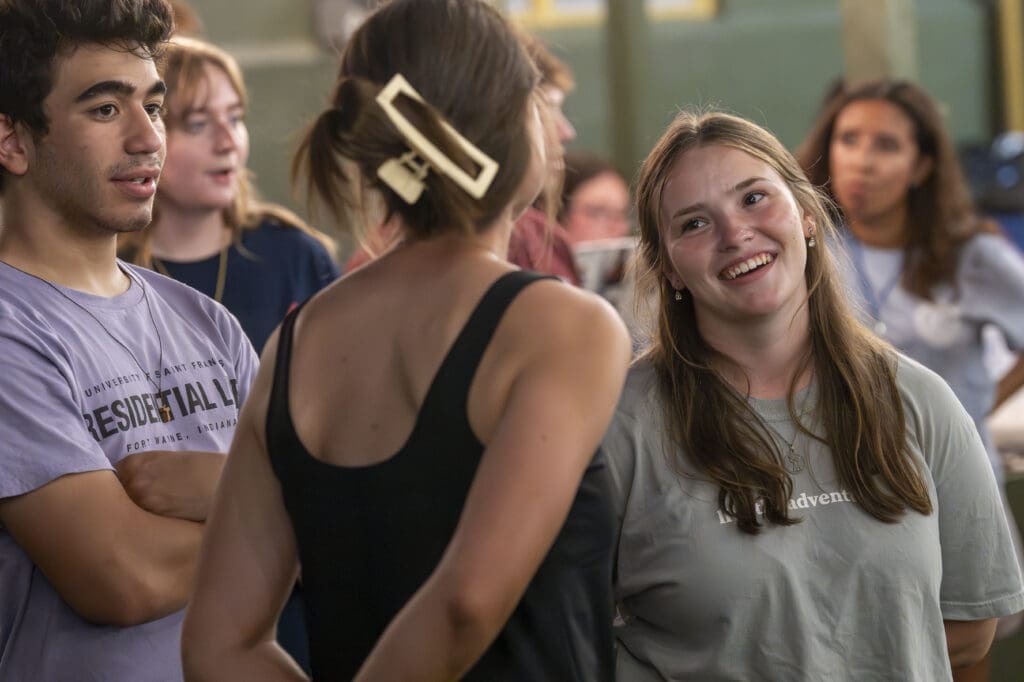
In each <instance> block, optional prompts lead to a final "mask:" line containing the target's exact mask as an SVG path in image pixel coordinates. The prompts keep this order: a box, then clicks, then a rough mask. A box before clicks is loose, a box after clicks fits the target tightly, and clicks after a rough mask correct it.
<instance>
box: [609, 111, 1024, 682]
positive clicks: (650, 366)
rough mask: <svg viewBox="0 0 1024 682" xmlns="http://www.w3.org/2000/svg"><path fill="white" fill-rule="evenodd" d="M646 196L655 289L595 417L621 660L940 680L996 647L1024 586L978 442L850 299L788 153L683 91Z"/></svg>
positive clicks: (818, 214)
mask: <svg viewBox="0 0 1024 682" xmlns="http://www.w3.org/2000/svg"><path fill="white" fill-rule="evenodd" d="M637 201H638V219H639V223H640V241H641V246H640V249H641V258H642V261H643V266H644V269H645V275H644V280H643V281H642V282H641V284H642V285H646V290H647V292H648V294H649V295H651V296H655V297H657V301H658V308H659V311H660V312H659V319H658V322H657V329H656V330H655V332H654V334H653V338H654V344H653V346H652V348H651V349H650V350H649V351H648V352H647V353H646V354H645V355H644V356H643V357H641V358H640V359H639V360H638V361H637V362H636V363H635V365H634V367H633V368H632V370H631V372H630V376H629V378H628V379H627V383H626V389H625V391H624V393H623V396H622V399H621V401H620V404H619V407H618V410H617V413H616V416H615V418H614V419H613V421H612V425H611V428H610V429H609V431H608V434H607V435H606V437H605V441H604V446H605V449H606V452H607V453H608V456H609V460H610V462H611V471H612V480H613V490H614V493H613V501H614V504H615V507H616V509H617V512H618V515H617V518H618V521H619V526H618V528H619V541H618V543H617V547H618V555H617V557H616V561H617V575H616V585H615V589H616V600H617V603H618V610H619V614H620V616H621V622H620V624H619V626H618V629H617V637H618V641H619V644H620V646H619V648H618V662H617V673H618V677H617V679H619V680H624V681H626V682H629V681H631V680H647V679H652V671H654V672H655V673H656V674H657V675H658V676H660V677H661V678H663V679H689V678H692V679H723V678H729V679H754V678H768V679H830V680H844V679H848V680H858V679H869V678H878V677H884V678H887V679H890V678H891V679H908V680H941V679H949V676H950V661H952V662H953V663H955V664H961V663H969V662H972V661H974V660H977V659H978V658H980V657H981V656H982V655H984V652H985V651H986V650H987V648H988V646H989V643H990V641H991V636H992V631H993V629H994V621H992V620H991V619H992V618H994V617H997V616H1001V615H1005V614H1007V613H1012V612H1015V611H1019V610H1020V609H1021V608H1022V607H1024V586H1022V583H1021V577H1020V573H1019V570H1018V567H1017V565H1016V561H1015V559H1014V556H1013V554H1012V551H1011V550H1010V549H1009V547H1008V544H1009V543H1008V541H1007V538H1008V535H1007V528H1006V522H1005V520H1004V519H1003V511H1002V507H1001V505H1000V504H999V500H998V495H997V493H996V491H995V486H994V483H993V481H992V477H991V475H990V473H989V471H988V465H987V463H986V458H985V452H984V448H983V446H982V445H981V442H980V440H979V439H978V436H977V432H976V431H975V429H974V426H973V423H972V422H971V420H970V418H969V416H968V415H967V414H966V413H965V412H964V411H963V409H962V408H961V407H960V405H959V404H958V403H957V402H956V399H955V398H954V397H953V395H952V393H951V392H950V390H949V389H948V387H947V386H946V385H945V384H944V383H943V382H942V380H941V379H939V378H938V377H936V376H935V375H934V374H932V373H931V372H929V371H928V370H926V369H924V368H923V367H921V366H920V365H918V364H916V363H914V362H913V361H910V360H908V359H906V358H904V357H902V356H900V355H899V354H898V353H896V352H895V351H893V350H892V349H891V348H890V347H889V346H887V345H886V344H884V343H883V342H881V341H879V340H878V339H877V338H876V337H875V336H874V335H873V334H872V333H871V332H870V330H868V329H867V328H865V327H864V326H863V325H862V324H860V323H859V322H858V321H857V320H856V318H855V317H854V315H853V313H852V311H851V310H850V308H849V307H848V305H847V303H846V300H845V296H844V290H843V288H842V284H841V277H840V275H839V272H838V270H837V266H836V263H835V262H834V259H833V256H832V254H831V252H830V245H829V243H830V241H831V236H832V234H833V231H834V227H833V224H832V222H831V220H830V217H829V213H828V210H827V208H826V205H827V202H826V201H825V200H824V198H823V197H822V196H821V195H820V194H819V193H818V192H817V191H816V190H815V189H814V187H813V186H812V185H811V184H810V183H809V182H808V180H807V178H806V176H805V175H804V174H803V172H802V171H801V170H800V168H799V166H798V164H797V163H796V160H795V159H794V158H793V157H792V155H790V154H789V153H788V152H787V151H786V150H785V149H784V148H783V147H782V145H781V144H780V143H779V142H778V141H777V140H776V139H775V138H774V137H772V136H771V135H770V134H769V133H768V132H766V131H765V130H763V129H761V128H759V127H757V126H756V125H754V124H752V123H750V122H748V121H746V120H743V119H741V118H737V117H734V116H729V115H726V114H718V113H711V114H706V115H697V114H691V113H683V114H680V115H679V116H678V117H677V118H676V120H675V121H674V122H673V123H672V124H671V125H670V127H669V129H668V130H667V131H666V132H665V134H664V135H663V137H662V139H661V140H660V141H659V142H658V143H657V145H656V146H655V148H654V150H653V151H652V152H651V153H650V155H649V156H648V157H647V159H646V161H645V162H644V164H643V167H642V169H641V173H640V179H639V183H638V187H637ZM968 538H969V540H970V542H971V543H978V544H977V545H976V546H977V547H979V552H978V553H977V554H975V553H971V554H970V556H968V555H967V554H966V553H964V552H961V551H958V549H959V548H960V547H962V544H963V543H964V542H965V541H967V539H968ZM961 621H965V622H961ZM880 624H884V626H882V625H880ZM947 641H948V645H947ZM724 652H728V653H724Z"/></svg>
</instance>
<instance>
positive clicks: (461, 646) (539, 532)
mask: <svg viewBox="0 0 1024 682" xmlns="http://www.w3.org/2000/svg"><path fill="white" fill-rule="evenodd" d="M557 286H559V287H561V286H563V285H557ZM556 293H562V294H563V295H564V293H563V292H555V291H553V290H552V289H551V288H546V287H544V285H543V283H542V284H538V285H534V286H533V287H531V289H528V290H527V291H526V292H524V293H523V294H522V297H523V298H527V297H529V298H531V300H532V306H531V307H530V308H528V309H527V310H528V311H529V312H527V310H523V311H520V316H519V320H521V321H522V324H523V326H524V327H525V326H526V324H527V320H529V325H530V328H531V329H532V330H533V331H532V334H533V335H534V337H535V338H536V336H537V335H536V329H543V330H544V335H543V337H542V338H541V339H539V340H537V342H536V343H534V344H533V348H532V349H531V351H532V352H531V353H530V354H529V356H528V357H527V360H526V362H525V363H524V365H523V369H522V371H521V372H520V373H519V375H518V377H517V378H516V379H515V381H514V383H513V385H512V388H511V390H510V392H509V394H508V397H507V399H506V402H505V407H504V410H502V414H501V418H500V421H499V423H498V425H497V428H496V430H495V432H494V433H493V434H492V436H491V438H490V440H489V442H488V444H487V447H486V450H485V452H484V455H483V457H482V458H481V462H480V468H479V470H478V471H477V474H476V477H475V479H474V481H473V484H472V486H471V488H470V491H469V495H468V497H467V500H466V505H465V507H464V509H463V513H462V516H461V518H460V521H459V524H458V527H457V528H456V531H455V535H454V537H453V538H452V541H451V542H450V543H449V546H448V548H447V550H446V551H445V554H444V556H443V557H442V559H441V561H440V563H439V565H438V566H437V568H436V569H435V570H434V572H433V574H432V575H431V576H430V578H429V579H428V580H427V581H426V582H425V583H424V585H423V586H422V587H421V588H420V589H419V590H418V591H417V593H416V594H415V595H414V596H413V598H412V599H411V600H410V601H409V603H408V604H406V606H405V607H404V608H403V609H402V610H401V611H400V612H399V614H398V615H397V616H396V617H395V619H394V620H393V621H392V622H391V624H390V625H389V626H388V628H387V629H386V630H385V632H384V634H383V635H382V637H381V639H380V640H379V641H378V642H377V645H376V646H375V647H374V649H373V651H372V652H371V654H370V656H369V657H368V658H367V660H366V662H365V663H364V665H363V667H362V668H361V669H360V671H359V674H358V675H357V677H356V680H358V681H360V682H366V681H368V680H394V679H402V680H410V681H419V680H450V679H456V678H457V677H459V676H460V675H462V674H463V673H464V672H465V671H466V670H467V669H468V668H470V667H471V666H472V665H473V663H474V662H475V661H476V660H477V659H478V658H479V657H480V656H481V655H482V654H483V652H484V651H485V650H486V648H487V646H488V645H489V644H490V643H491V642H492V641H493V640H494V638H495V637H496V636H497V634H498V632H499V631H500V629H501V628H502V627H503V626H504V624H505V622H506V621H507V620H508V618H509V616H510V615H511V613H512V611H513V609H514V608H515V606H516V604H517V603H518V602H519V599H520V598H521V597H522V594H523V592H524V591H525V590H526V587H527V585H528V584H529V581H530V579H531V578H532V577H533V574H534V573H535V572H536V570H537V567H538V565H539V564H540V562H541V561H542V559H543V558H544V555H545V554H546V553H547V551H548V549H549V548H550V546H551V543H552V542H553V541H554V539H555V536H556V535H557V533H558V531H559V529H560V528H561V527H562V525H563V523H564V521H565V517H566V515H567V513H568V511H569V508H570V506H571V504H572V501H573V498H574V496H575V494H576V490H577V488H578V486H579V482H580V479H581V478H582V475H583V472H584V470H585V469H586V466H587V464H588V463H589V462H590V460H591V458H592V457H593V454H594V451H595V449H596V448H597V446H598V444H599V442H600V440H601V437H602V435H603V434H604V431H605V429H606V428H607V425H608V423H609V421H610V419H611V416H612V412H613V410H614V408H615V404H616V402H617V400H618V396H619V393H620V392H621V389H622V385H623V382H624V379H625V372H626V368H627V365H628V363H629V356H630V342H629V337H628V334H627V332H626V330H625V328H624V327H623V325H622V322H621V321H620V320H619V319H618V317H617V316H616V315H615V314H614V312H612V311H611V309H610V308H608V307H607V306H606V305H605V304H604V303H601V302H598V301H597V300H591V301H586V302H585V303H584V302H581V301H577V302H576V305H567V303H569V302H568V301H566V300H564V299H562V298H560V297H559V296H556V295H555V294H556ZM570 295H571V296H576V297H579V296H581V294H579V293H576V292H573V293H571V294H570ZM524 303H525V301H524Z"/></svg>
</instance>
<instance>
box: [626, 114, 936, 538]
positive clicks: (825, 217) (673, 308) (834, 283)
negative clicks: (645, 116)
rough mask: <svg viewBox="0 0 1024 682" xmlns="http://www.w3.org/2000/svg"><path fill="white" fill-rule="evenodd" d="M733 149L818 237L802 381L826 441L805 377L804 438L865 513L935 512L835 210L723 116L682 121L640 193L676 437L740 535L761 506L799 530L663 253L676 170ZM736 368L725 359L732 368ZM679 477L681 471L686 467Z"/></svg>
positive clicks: (644, 252)
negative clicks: (778, 187) (855, 289)
mask: <svg viewBox="0 0 1024 682" xmlns="http://www.w3.org/2000/svg"><path fill="white" fill-rule="evenodd" d="M707 145H723V146H727V147H732V148H734V149H738V150H740V151H742V152H745V153H747V154H749V155H751V156H753V157H754V158H756V159H758V160H760V161H763V162H764V163H766V164H768V165H769V166H770V167H771V168H773V169H774V170H775V171H776V172H777V173H778V174H779V176H780V177H782V179H783V180H784V181H785V183H786V185H787V186H788V187H789V189H790V191H791V192H792V193H793V196H794V198H795V199H796V201H797V204H798V205H799V206H800V208H801V209H802V210H803V212H804V214H805V215H809V216H811V218H812V219H813V224H814V226H815V228H816V235H817V246H816V247H815V248H809V249H808V251H807V266H806V270H805V277H806V282H807V290H808V298H807V303H806V304H807V306H808V313H809V319H810V322H809V323H810V338H811V348H810V354H809V356H808V357H807V359H806V360H805V365H804V366H803V367H802V368H801V369H800V371H798V372H796V374H795V377H799V376H801V375H802V374H803V373H804V371H803V370H806V369H808V368H810V369H811V370H812V371H813V374H814V377H815V381H816V384H817V390H818V396H819V400H818V404H817V408H816V411H815V414H816V416H817V418H818V420H817V421H818V423H819V424H821V426H822V427H823V428H824V433H823V434H820V435H817V434H814V433H812V432H811V431H810V430H809V429H808V428H807V427H806V426H805V425H804V424H803V423H802V422H801V420H800V417H799V415H797V414H796V410H795V408H794V404H793V394H794V392H795V382H796V378H794V379H793V382H794V385H790V387H789V392H788V395H787V401H788V405H789V410H790V415H791V416H792V418H793V421H794V423H796V424H797V428H798V429H799V430H800V431H801V432H803V433H804V434H806V435H807V436H809V437H812V438H815V439H817V440H819V441H821V442H822V443H823V444H824V445H825V446H826V447H828V448H829V450H831V452H832V456H833V458H834V460H835V465H836V471H837V472H838V474H839V480H840V481H841V482H842V484H843V485H844V486H845V487H846V488H847V489H848V490H849V491H850V493H851V494H852V495H853V497H854V499H855V500H856V502H857V503H858V504H859V505H860V506H861V507H862V508H863V509H864V510H865V511H866V512H867V513H869V514H871V515H872V516H874V517H875V518H877V519H879V520H880V521H884V522H889V523H891V522H895V521H897V520H898V519H899V518H900V516H901V515H902V514H903V513H904V512H905V510H906V509H907V508H908V507H909V508H911V509H914V510H915V511H918V512H920V513H922V514H928V513H930V512H931V510H932V504H931V500H930V499H929V497H928V491H927V487H926V486H925V482H924V480H923V478H922V474H921V472H920V471H918V469H917V467H916V465H915V464H914V462H913V460H912V459H911V457H910V455H909V452H908V450H907V443H906V425H905V418H904V411H903V406H902V402H901V400H900V394H899V389H898V386H897V383H896V367H895V363H896V358H895V354H894V353H893V351H892V350H891V349H890V348H889V347H888V346H886V345H885V344H884V343H883V342H881V341H879V340H877V339H876V338H875V336H874V335H873V334H872V333H871V332H870V331H869V330H868V329H866V328H865V327H864V326H863V325H861V324H860V323H859V322H858V321H857V319H856V317H855V316H854V314H853V312H852V311H851V310H850V309H849V307H848V305H847V303H846V298H845V293H844V291H843V288H842V283H841V277H840V275H839V272H838V270H837V267H836V263H835V261H834V258H833V255H832V254H831V252H830V251H829V248H828V243H829V241H830V237H832V233H833V232H834V230H835V227H834V225H833V222H832V220H831V218H830V215H829V211H828V208H827V206H828V202H827V199H825V198H824V197H823V196H822V195H821V193H820V192H818V191H817V190H816V189H815V188H814V186H813V185H811V183H810V182H808V180H807V178H806V176H805V175H804V173H803V171H801V170H800V167H799V165H798V164H797V162H796V160H795V159H794V158H793V156H792V155H791V154H790V153H789V152H787V151H786V150H785V148H784V147H783V146H782V145H781V144H780V143H779V142H778V140H776V139H775V138H774V137H773V136H772V135H771V134H770V133H768V132H767V131H765V130H763V129H762V128H760V127H758V126H756V125H754V124H753V123H750V122H749V121H746V120H744V119H742V118H739V117H736V116H731V115H728V114H722V113H707V114H698V113H691V112H683V113H681V114H679V115H678V116H677V117H676V119H675V120H674V121H673V122H672V124H671V125H670V126H669V128H668V130H667V131H666V132H665V134H664V135H663V136H662V138H661V139H660V140H659V141H658V143H657V144H656V145H655V147H654V149H653V150H652V151H651V153H650V154H649V155H648V157H647V159H646V160H645V161H644V163H643V166H642V168H641V171H640V178H639V183H638V185H637V208H638V220H639V223H640V247H641V249H640V260H641V264H642V268H643V270H644V272H643V273H642V274H641V288H640V295H641V296H643V295H648V296H657V297H658V301H659V303H658V308H659V314H658V321H657V330H656V333H655V335H654V339H653V344H652V347H651V348H650V350H649V351H648V352H647V354H646V358H647V359H648V360H649V361H650V362H651V363H652V365H653V366H654V368H655V371H656V373H657V375H658V377H659V390H660V391H661V394H662V398H663V403H664V406H665V416H666V419H667V423H668V424H669V426H670V429H669V430H670V435H671V437H672V440H673V441H674V443H675V444H676V445H678V446H679V447H680V448H682V451H683V452H685V453H687V455H688V456H689V458H690V459H691V460H692V462H693V463H694V465H695V466H696V468H697V470H698V473H700V474H702V475H705V476H707V477H709V478H710V479H711V481H713V482H714V483H716V484H717V485H718V487H719V509H721V511H722V512H724V513H726V514H729V515H730V516H733V517H735V518H736V520H737V525H738V527H739V528H740V530H741V531H743V532H746V533H757V532H759V531H760V529H761V527H762V521H761V520H760V519H759V518H758V507H759V506H760V505H759V503H760V502H761V501H762V500H763V505H764V506H763V512H764V516H765V518H766V519H767V520H768V521H769V522H771V523H775V524H780V525H789V524H792V523H795V522H796V521H797V519H794V518H792V517H791V516H790V515H789V504H788V503H789V499H790V497H791V496H792V490H793V482H792V479H791V478H790V476H789V474H788V473H787V472H786V470H785V468H784V467H783V465H782V461H783V460H782V456H781V453H780V452H779V449H778V447H777V445H776V444H775V441H774V439H773V438H772V437H771V435H770V433H769V432H768V431H767V430H766V427H765V425H764V422H763V421H762V420H761V419H760V418H759V417H758V416H757V414H756V413H755V412H754V411H753V409H752V408H751V407H750V406H749V405H748V403H747V400H746V397H745V396H744V395H741V394H740V393H738V392H737V391H736V390H735V389H734V388H732V387H731V385H730V384H729V383H728V382H727V381H726V380H725V379H724V378H723V376H722V375H721V374H720V372H719V371H718V370H717V369H716V368H715V366H714V365H715V363H714V361H715V360H716V358H717V359H720V358H724V356H723V355H722V354H721V353H719V352H718V351H716V350H715V349H714V348H712V347H711V346H709V345H708V344H707V343H706V342H705V341H704V339H703V338H702V337H701V336H700V334H699V332H698V331H697V316H696V311H695V308H694V302H693V298H692V295H691V294H690V293H689V291H688V290H687V291H684V292H683V300H682V301H678V302H677V301H675V300H674V296H675V290H674V289H673V288H672V285H671V284H670V283H669V282H668V280H667V278H666V276H665V274H664V273H665V272H667V270H668V268H669V267H670V265H669V261H668V254H667V252H666V249H665V246H664V244H663V242H662V237H661V235H662V223H663V221H662V208H661V206H662V194H663V191H664V187H665V183H666V181H667V179H668V176H669V173H670V172H671V170H672V167H673V164H674V163H675V162H676V161H677V160H678V159H679V158H680V157H681V156H682V155H683V154H685V153H686V152H687V151H689V150H691V149H695V148H697V147H701V146H707ZM726 359H727V358H726ZM679 465H680V469H682V463H681V462H679Z"/></svg>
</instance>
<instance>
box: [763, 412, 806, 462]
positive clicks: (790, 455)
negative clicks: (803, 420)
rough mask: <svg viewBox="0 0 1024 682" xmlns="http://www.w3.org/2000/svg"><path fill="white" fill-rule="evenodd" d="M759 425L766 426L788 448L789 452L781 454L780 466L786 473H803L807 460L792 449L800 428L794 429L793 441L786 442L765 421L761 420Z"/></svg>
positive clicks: (780, 434) (775, 429)
mask: <svg viewBox="0 0 1024 682" xmlns="http://www.w3.org/2000/svg"><path fill="white" fill-rule="evenodd" d="M761 423H763V424H764V425H765V426H767V427H768V428H769V429H770V430H771V431H772V433H774V434H775V435H776V436H778V437H779V440H781V441H782V442H783V443H785V444H786V447H787V448H789V452H784V453H782V465H783V466H784V467H785V468H786V471H788V472H789V473H791V474H799V473H800V472H801V471H803V470H804V469H805V468H806V466H807V460H806V458H805V457H804V456H803V455H801V454H800V453H799V452H797V451H796V448H795V447H794V445H795V444H796V439H797V438H798V437H799V436H800V428H799V427H796V432H795V433H794V434H793V440H786V437H785V436H783V435H782V433H781V432H780V431H779V430H778V429H777V428H775V427H774V426H772V424H771V422H769V421H768V420H767V419H762V420H761Z"/></svg>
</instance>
